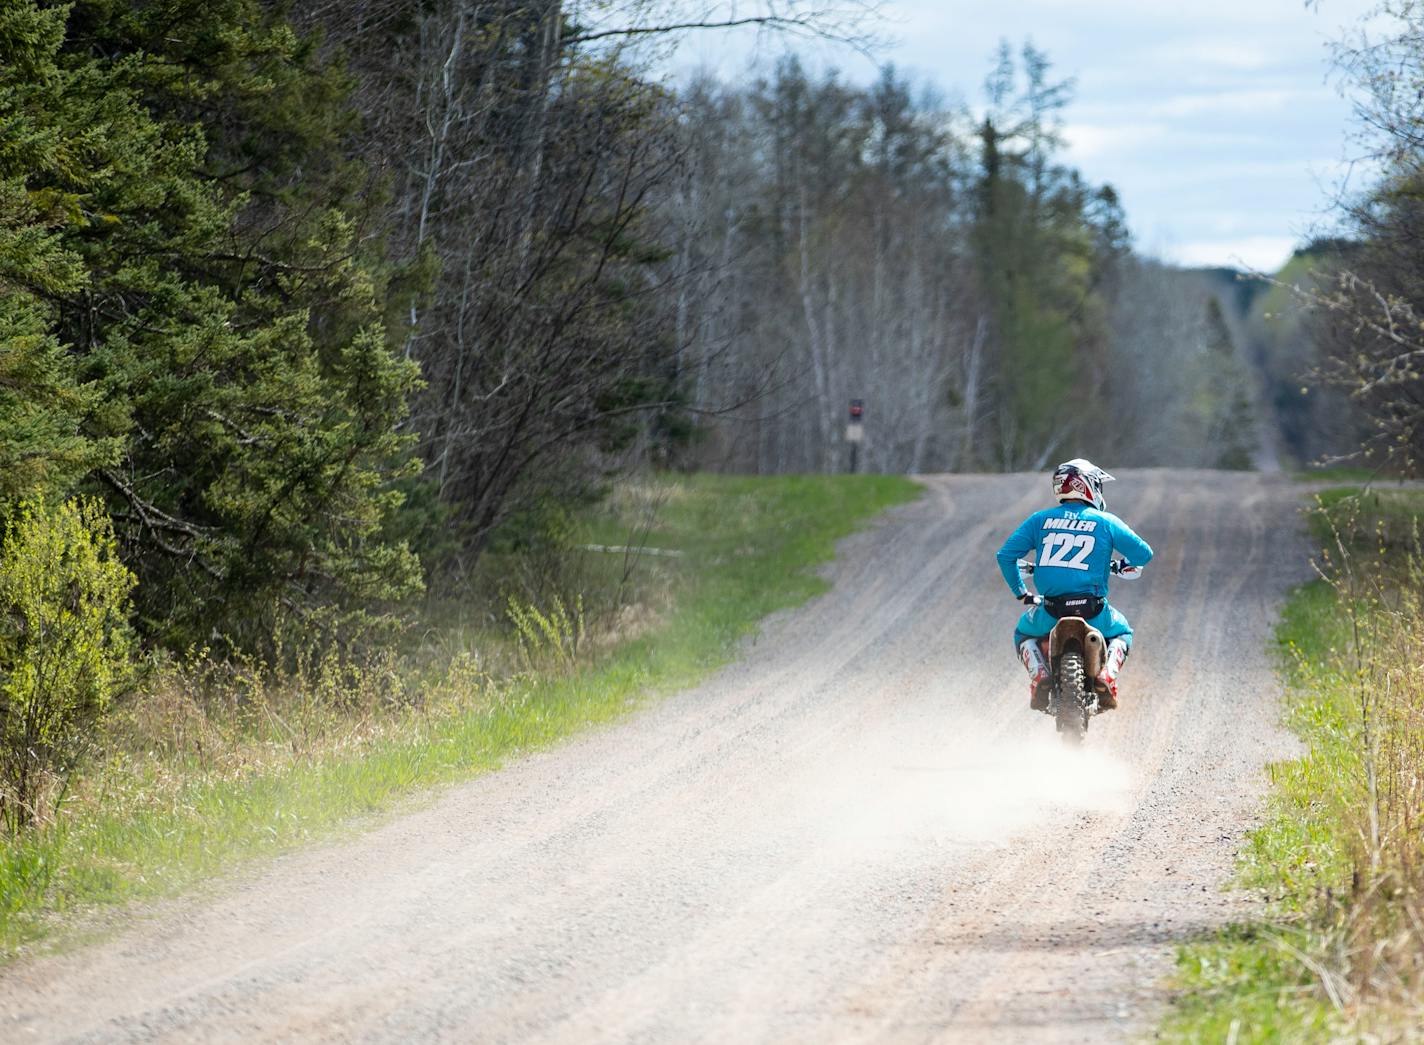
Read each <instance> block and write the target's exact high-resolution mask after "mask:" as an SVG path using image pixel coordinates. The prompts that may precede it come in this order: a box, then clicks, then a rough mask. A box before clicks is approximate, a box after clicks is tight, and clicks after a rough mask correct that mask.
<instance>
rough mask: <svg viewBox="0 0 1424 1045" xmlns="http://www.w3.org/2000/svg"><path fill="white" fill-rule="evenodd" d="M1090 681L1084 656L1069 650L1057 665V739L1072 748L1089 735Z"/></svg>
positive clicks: (1076, 651)
mask: <svg viewBox="0 0 1424 1045" xmlns="http://www.w3.org/2000/svg"><path fill="white" fill-rule="evenodd" d="M1087 686H1088V680H1087V672H1086V670H1085V669H1084V665H1083V654H1082V653H1081V652H1079V651H1078V650H1076V649H1075V650H1070V651H1069V652H1067V653H1065V654H1063V657H1062V659H1061V660H1060V661H1059V663H1058V714H1057V716H1056V718H1057V723H1058V735H1059V736H1061V737H1062V738H1063V743H1065V744H1067V745H1068V746H1069V747H1077V746H1078V745H1079V744H1081V743H1082V742H1083V734H1085V733H1087V731H1088V689H1087Z"/></svg>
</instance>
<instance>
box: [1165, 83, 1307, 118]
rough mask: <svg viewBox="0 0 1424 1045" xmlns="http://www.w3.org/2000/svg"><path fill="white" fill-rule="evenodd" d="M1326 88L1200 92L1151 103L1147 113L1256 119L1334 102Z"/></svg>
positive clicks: (1268, 88) (1266, 88)
mask: <svg viewBox="0 0 1424 1045" xmlns="http://www.w3.org/2000/svg"><path fill="white" fill-rule="evenodd" d="M1333 97H1334V94H1333V93H1331V92H1330V91H1328V90H1327V89H1326V88H1323V87H1320V88H1300V87H1258V88H1246V89H1241V90H1230V91H1203V92H1198V93H1193V94H1179V95H1177V96H1176V97H1173V98H1168V99H1166V100H1165V101H1161V102H1156V103H1153V104H1152V105H1151V106H1149V107H1148V108H1149V111H1150V112H1152V113H1154V114H1156V115H1159V116H1168V117H1182V116H1203V115H1214V116H1222V115H1227V114H1232V115H1237V116H1258V115H1265V114H1267V113H1272V112H1279V111H1280V110H1282V109H1285V108H1288V107H1290V106H1292V105H1300V106H1306V105H1317V104H1319V103H1320V102H1321V101H1322V100H1324V99H1327V98H1333Z"/></svg>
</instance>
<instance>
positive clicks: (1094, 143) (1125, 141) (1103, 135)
mask: <svg viewBox="0 0 1424 1045" xmlns="http://www.w3.org/2000/svg"><path fill="white" fill-rule="evenodd" d="M1170 130H1171V129H1170V128H1169V127H1167V126H1166V125H1165V124H1160V123H1119V124H1103V123H1070V124H1068V126H1066V127H1064V128H1063V137H1064V138H1065V139H1066V140H1067V142H1068V148H1069V149H1071V150H1072V152H1073V156H1074V158H1075V159H1079V160H1086V159H1092V158H1094V157H1097V156H1102V155H1103V154H1105V153H1114V152H1122V151H1125V150H1131V149H1140V148H1142V147H1144V146H1146V145H1150V144H1152V143H1153V142H1158V141H1161V140H1162V139H1164V138H1166V137H1167V136H1168V134H1169V133H1170Z"/></svg>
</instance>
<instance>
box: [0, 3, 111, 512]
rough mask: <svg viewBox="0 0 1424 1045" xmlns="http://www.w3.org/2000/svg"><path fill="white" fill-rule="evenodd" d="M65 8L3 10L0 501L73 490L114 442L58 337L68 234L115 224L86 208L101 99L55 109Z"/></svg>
mask: <svg viewBox="0 0 1424 1045" xmlns="http://www.w3.org/2000/svg"><path fill="white" fill-rule="evenodd" d="M63 35H64V10H63V9H50V10H39V9H38V8H36V7H35V6H34V5H32V4H14V5H9V6H7V7H6V8H5V10H4V11H3V12H0V499H5V500H9V501H14V500H16V499H20V498H26V497H31V496H35V495H41V494H48V493H51V492H54V491H63V490H66V489H69V488H71V487H72V486H73V485H74V483H75V482H76V481H77V480H78V479H79V478H80V477H82V476H83V475H85V474H86V473H88V472H89V471H90V470H91V469H93V468H95V467H97V466H98V465H100V464H102V463H104V462H106V461H108V460H110V459H112V457H113V454H114V451H115V449H116V447H115V446H114V445H113V444H112V443H107V442H105V441H103V440H96V439H94V438H93V437H92V436H90V435H88V434H86V433H85V432H83V431H82V424H83V421H84V418H85V417H86V416H87V415H88V414H89V413H90V412H91V411H92V410H93V408H94V405H95V403H96V401H97V395H98V393H97V390H96V389H95V388H93V387H92V386H85V385H82V384H80V383H79V381H78V380H77V376H76V374H75V370H74V366H73V362H72V360H71V359H69V358H68V357H67V356H66V354H65V352H64V350H63V348H62V346H61V345H60V343H59V341H58V340H57V339H56V338H55V337H54V336H53V333H52V326H53V322H54V319H55V310H54V308H53V305H52V302H53V299H54V297H55V296H56V295H61V294H73V293H77V292H79V291H80V290H82V288H83V286H84V283H85V277H86V273H85V270H84V267H83V265H82V263H81V260H80V258H79V257H78V256H77V255H76V254H75V253H74V252H73V251H70V250H67V249H65V246H64V243H63V234H64V232H65V230H67V229H72V228H84V227H86V226H88V225H90V224H91V223H98V222H102V221H104V220H107V217H108V216H107V215H104V214H95V213H91V212H89V211H87V209H86V207H87V198H86V197H87V190H89V189H90V188H92V187H93V185H94V184H95V182H96V181H97V179H99V178H100V177H102V171H101V170H99V169H96V166H95V165H90V164H85V163H84V162H83V159H82V158H83V157H96V156H97V157H102V150H103V147H104V145H103V134H102V132H101V131H100V130H99V126H102V125H103V124H104V123H107V122H110V121H111V120H113V119H114V118H115V117H116V116H117V115H119V114H117V113H115V112H113V111H110V108H111V106H110V103H107V102H106V100H104V99H99V100H97V101H96V102H95V103H94V104H93V105H89V106H84V107H74V108H69V109H66V107H63V106H59V105H56V104H55V99H56V97H57V96H59V95H63V94H65V93H66V92H68V91H69V90H71V89H72V86H73V83H74V76H73V75H71V74H69V73H66V72H65V71H63V70H61V69H60V67H59V66H58V64H57V63H56V60H55V54H56V51H57V49H58V47H59V42H60V40H61V39H62V38H63Z"/></svg>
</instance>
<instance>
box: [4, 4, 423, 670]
mask: <svg viewBox="0 0 1424 1045" xmlns="http://www.w3.org/2000/svg"><path fill="white" fill-rule="evenodd" d="M341 89H342V84H341V79H340V77H339V76H337V75H335V74H334V72H333V71H332V70H331V69H329V68H326V67H323V66H322V65H320V63H318V62H317V61H316V59H315V58H314V53H313V49H312V48H311V46H310V44H309V42H306V41H303V40H301V39H300V38H298V37H297V35H296V34H295V33H293V32H292V30H291V29H290V27H288V26H287V25H286V24H285V23H284V22H282V21H281V19H280V18H277V17H275V16H273V15H270V14H269V13H268V11H267V9H266V8H265V7H264V6H263V5H261V4H259V3H257V2H255V0H224V2H220V3H217V4H213V3H198V2H193V0H179V2H176V3H171V4H163V5H132V4H128V3H117V2H112V0H90V2H80V3H76V4H75V5H73V6H72V7H65V8H51V9H41V8H40V7H39V6H38V5H37V4H36V3H35V2H34V0H19V2H18V3H14V4H10V5H8V6H7V8H6V13H5V15H4V16H3V20H0V127H3V128H4V129H5V133H4V134H3V135H0V142H2V143H3V144H0V286H3V288H4V289H5V290H6V291H7V293H6V294H4V295H0V336H3V337H4V342H3V343H4V346H5V347H4V350H3V355H0V375H4V376H6V377H10V378H13V383H12V382H11V381H6V382H5V383H4V386H3V390H0V422H3V423H0V465H7V464H10V463H12V462H13V463H14V464H15V465H16V467H14V468H13V469H12V468H0V473H2V474H3V475H4V478H3V479H2V480H0V483H8V484H10V489H9V490H8V491H6V490H4V489H0V493H3V492H9V493H11V494H12V495H26V494H29V493H32V492H40V493H45V494H49V495H62V494H64V493H65V492H67V491H68V490H70V489H72V488H74V486H75V485H76V484H78V483H81V482H83V484H84V485H86V486H88V487H90V488H93V489H95V490H102V491H103V493H104V494H105V496H106V497H107V498H108V500H109V503H110V505H111V510H112V514H113V518H114V523H115V527H116V530H117V535H118V539H119V542H120V546H121V548H122V549H123V553H124V555H125V558H126V560H127V561H128V562H129V563H130V565H131V566H132V567H133V568H134V569H135V571H136V572H137V573H138V575H139V577H140V579H141V581H142V584H141V586H140V588H139V590H138V602H139V609H140V614H141V620H142V622H143V626H144V629H145V630H146V631H147V632H148V633H149V634H150V635H152V636H154V637H156V638H158V639H159V640H161V641H165V642H168V643H171V644H174V645H177V646H186V645H187V644H189V643H192V642H196V641H203V642H206V641H209V640H210V639H211V637H212V636H213V635H215V634H217V635H221V636H224V637H225V639H226V640H227V641H229V642H232V643H235V644H236V645H239V646H243V645H252V644H255V643H258V642H261V641H264V640H265V639H266V638H267V637H268V636H270V635H271V634H272V633H273V630H274V629H275V628H277V627H278V625H279V623H280V622H281V621H283V620H292V619H295V620H298V621H302V622H305V623H307V624H309V625H320V626H322V627H323V628H324V629H325V630H326V633H327V634H328V635H331V636H335V637H340V636H341V635H345V634H349V633H350V630H351V628H352V627H355V626H359V625H360V624H361V623H362V622H363V621H365V620H368V619H369V618H368V616H367V615H368V613H369V612H370V611H371V610H372V609H375V610H377V611H379V610H380V609H381V607H382V606H384V605H386V604H387V603H389V601H391V600H396V599H399V598H401V597H403V596H405V595H407V594H409V593H410V592H412V591H414V590H417V589H418V587H419V584H420V576H419V567H418V564H417V562H416V561H415V559H414V556H413V555H412V554H411V553H410V551H409V550H408V549H406V548H405V547H404V546H403V545H402V543H401V542H400V541H398V540H395V539H392V538H391V536H390V535H389V533H388V532H387V530H388V527H387V522H388V520H389V518H390V516H391V513H392V512H393V510H394V509H395V507H396V506H397V504H398V502H399V494H398V493H397V492H396V491H395V489H394V487H393V482H394V480H396V479H397V478H398V477H400V476H401V475H402V474H405V473H406V472H407V471H408V469H409V465H408V454H409V450H410V448H411V444H412V437H411V436H410V435H409V434H406V433H404V432H402V431H400V428H401V425H402V422H403V421H404V419H405V416H406V409H407V402H408V400H409V398H410V396H411V394H412V393H413V391H414V390H415V388H416V386H417V383H418V378H417V373H416V370H415V368H414V366H413V365H412V364H410V363H409V362H407V361H405V360H402V359H400V358H399V357H398V356H397V355H396V354H395V353H394V352H392V351H391V348H390V346H389V345H388V344H387V342H386V338H385V334H384V330H383V327H382V314H383V312H384V309H385V301H384V292H383V278H384V273H383V271H382V269H381V268H380V266H379V265H378V264H377V263H375V262H374V261H373V259H372V258H371V257H369V256H368V253H367V252H368V250H369V248H368V247H367V246H364V245H363V242H362V238H361V236H360V233H359V229H358V225H357V222H356V217H355V216H354V215H353V213H351V212H349V209H348V208H347V204H348V203H349V201H350V199H351V197H352V195H353V188H354V187H356V186H359V184H360V179H359V177H357V176H355V175H356V173H357V172H354V171H353V170H352V169H351V168H350V167H349V165H348V164H346V162H345V161H344V160H343V159H342V157H341V145H342V143H341V140H340V129H341V127H342V126H343V125H345V124H346V123H349V122H350V117H349V114H348V112H347V110H346V109H345V108H344V107H343V103H342V94H341ZM7 335H8V336H7Z"/></svg>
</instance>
